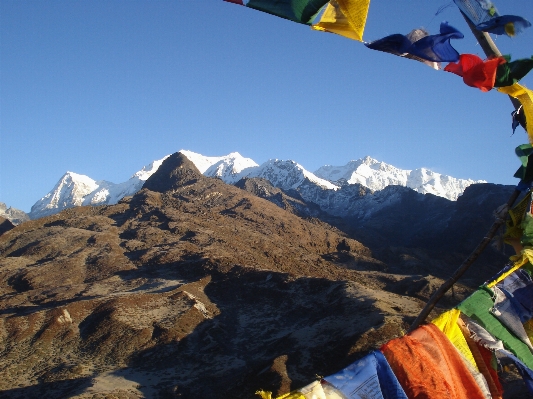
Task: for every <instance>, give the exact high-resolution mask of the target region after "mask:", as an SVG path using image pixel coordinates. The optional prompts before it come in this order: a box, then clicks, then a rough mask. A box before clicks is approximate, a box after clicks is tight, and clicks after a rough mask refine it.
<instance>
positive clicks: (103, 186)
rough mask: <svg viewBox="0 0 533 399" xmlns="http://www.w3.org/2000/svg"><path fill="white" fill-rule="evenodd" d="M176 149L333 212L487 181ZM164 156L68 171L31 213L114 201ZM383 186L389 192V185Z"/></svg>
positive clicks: (370, 163)
mask: <svg viewBox="0 0 533 399" xmlns="http://www.w3.org/2000/svg"><path fill="white" fill-rule="evenodd" d="M180 152H181V153H182V154H184V155H185V156H186V157H187V158H188V159H189V160H191V161H192V162H193V164H194V165H195V166H196V167H197V168H198V170H199V171H200V172H201V173H202V174H203V175H205V176H209V177H217V178H220V179H221V180H223V181H224V182H226V183H228V184H235V183H237V182H238V181H239V180H241V179H242V178H254V177H257V178H264V179H267V180H269V181H270V183H271V184H272V185H273V186H275V187H278V188H281V189H283V190H295V191H297V192H298V193H299V195H300V196H301V197H302V198H303V199H304V200H305V201H309V202H313V203H315V204H317V205H318V206H319V207H320V208H321V209H322V210H324V211H325V212H328V213H330V214H333V215H336V216H343V215H347V214H352V215H353V214H355V213H360V212H361V211H362V209H363V208H368V204H364V203H365V202H367V201H363V202H361V203H358V204H355V203H354V198H358V197H364V196H365V193H376V195H374V196H372V198H371V200H372V202H373V203H376V204H377V203H382V202H383V199H382V198H381V197H382V196H383V195H384V194H385V193H382V194H381V195H377V194H379V192H381V191H383V190H385V189H386V188H387V187H389V186H402V187H408V188H411V189H413V190H414V191H416V192H418V193H421V194H434V195H436V196H440V197H444V198H447V199H449V200H452V201H455V200H456V199H457V198H458V197H459V196H460V195H461V194H462V193H463V191H464V189H465V188H466V187H468V186H469V185H471V184H474V183H485V182H484V181H474V180H465V179H456V178H453V177H450V176H446V175H441V174H439V173H435V172H432V171H430V170H428V169H424V168H421V169H415V170H402V169H398V168H396V167H394V166H392V165H389V164H386V163H383V162H379V161H377V160H375V159H372V158H370V157H365V158H362V159H359V160H356V161H350V162H348V163H347V164H346V165H344V166H331V165H327V166H322V167H321V168H319V169H318V170H317V171H315V172H314V173H311V172H309V171H307V170H306V169H305V168H303V167H302V166H301V165H299V164H298V163H296V162H294V161H284V160H278V159H271V160H268V161H267V162H265V163H263V164H261V165H258V164H257V163H256V162H254V161H253V160H252V159H250V158H245V157H243V156H241V155H240V154H239V153H237V152H233V153H231V154H228V155H225V156H221V157H207V156H204V155H201V154H197V153H194V152H192V151H187V150H181V151H180ZM166 158H167V157H164V158H162V159H160V160H156V161H154V162H152V163H151V164H149V165H147V166H145V167H144V168H142V169H141V170H140V171H138V172H137V173H135V174H134V175H133V176H132V177H131V178H130V179H129V180H127V181H125V182H122V183H118V184H116V183H112V182H108V181H105V180H100V181H95V180H93V179H91V178H90V177H88V176H84V175H79V174H77V173H73V172H67V173H65V175H64V176H63V177H61V179H60V180H59V182H58V183H57V184H56V185H55V186H54V188H53V189H52V190H51V191H50V192H49V193H48V194H46V195H45V196H44V197H42V198H41V199H40V200H39V201H37V202H36V203H35V204H34V205H33V206H32V208H31V212H30V214H29V216H30V218H31V219H36V218H39V217H43V216H46V215H51V214H54V213H57V212H59V211H61V210H62V209H65V208H70V207H73V206H82V205H105V204H109V205H110V204H116V203H117V202H118V201H120V199H121V198H123V197H125V196H129V195H133V194H134V193H135V192H137V191H138V190H140V189H141V188H142V186H143V184H144V182H145V181H146V180H147V179H148V178H149V177H150V176H151V175H152V174H153V173H154V172H155V171H157V169H158V168H159V166H160V165H161V164H162V163H163V161H164V160H165V159H166ZM385 191H386V192H388V193H391V189H390V188H389V189H388V190H385ZM376 201H377V202H376ZM388 202H390V200H389V201H388ZM373 208H375V206H373ZM367 211H369V210H368V209H367Z"/></svg>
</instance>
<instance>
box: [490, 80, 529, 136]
mask: <svg viewBox="0 0 533 399" xmlns="http://www.w3.org/2000/svg"><path fill="white" fill-rule="evenodd" d="M498 91H499V92H501V93H504V94H507V95H509V96H511V97H514V98H516V99H517V100H518V101H520V104H522V108H523V111H524V115H525V116H526V128H527V135H528V137H529V142H530V143H532V144H533V91H531V90H529V89H528V88H527V87H525V86H522V85H521V84H518V83H515V84H513V85H512V86H505V87H499V88H498Z"/></svg>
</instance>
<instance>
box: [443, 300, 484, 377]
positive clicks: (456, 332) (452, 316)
mask: <svg viewBox="0 0 533 399" xmlns="http://www.w3.org/2000/svg"><path fill="white" fill-rule="evenodd" d="M460 315H461V311H460V310H458V309H452V310H449V311H447V312H445V313H443V314H441V315H440V316H439V317H437V318H436V319H435V320H433V321H432V323H433V324H435V325H436V326H437V327H438V328H439V330H441V331H442V332H443V333H444V335H446V336H447V337H448V339H449V340H450V341H451V343H452V344H453V346H455V348H456V349H457V350H458V351H459V352H461V354H462V355H463V356H464V358H465V359H466V360H468V362H469V363H470V364H471V365H472V366H473V367H474V369H475V370H476V371H479V368H478V366H477V363H476V360H475V359H474V355H472V351H471V350H470V347H469V346H468V343H467V342H466V339H465V337H464V335H463V332H462V331H461V328H460V327H459V326H458V325H457V319H459V316H460Z"/></svg>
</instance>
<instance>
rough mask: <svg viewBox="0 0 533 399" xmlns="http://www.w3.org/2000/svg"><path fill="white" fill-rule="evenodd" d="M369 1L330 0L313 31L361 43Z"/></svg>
mask: <svg viewBox="0 0 533 399" xmlns="http://www.w3.org/2000/svg"><path fill="white" fill-rule="evenodd" d="M369 5H370V0H331V1H330V2H329V4H328V5H327V7H326V10H325V11H324V14H322V17H321V18H320V21H319V22H318V23H316V24H315V25H313V26H312V28H313V29H314V30H318V31H323V32H331V33H335V34H337V35H341V36H344V37H347V38H349V39H353V40H358V41H360V42H361V41H363V32H364V30H365V25H366V18H367V14H368V7H369Z"/></svg>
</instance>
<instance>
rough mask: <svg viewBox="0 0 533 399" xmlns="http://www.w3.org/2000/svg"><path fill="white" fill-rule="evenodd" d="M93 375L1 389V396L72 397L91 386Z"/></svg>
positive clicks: (15, 398) (19, 398) (12, 398)
mask: <svg viewBox="0 0 533 399" xmlns="http://www.w3.org/2000/svg"><path fill="white" fill-rule="evenodd" d="M91 384H92V378H91V377H80V378H74V379H68V380H63V381H53V382H41V383H39V384H38V385H32V386H29V387H22V388H12V389H6V390H3V391H0V398H9V399H29V398H43V399H44V398H50V399H51V398H54V399H66V398H71V397H73V396H74V395H76V394H78V393H79V392H80V391H83V390H84V389H85V388H88V387H90V386H91Z"/></svg>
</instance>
